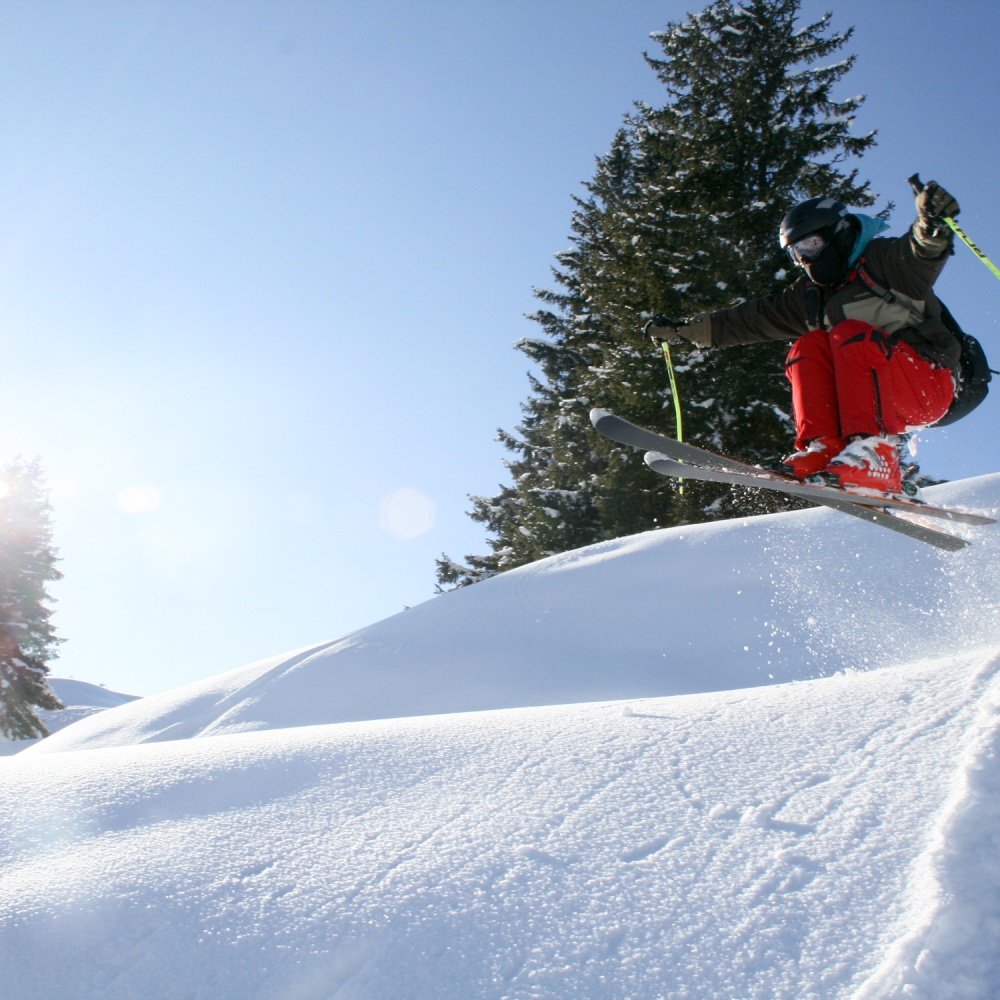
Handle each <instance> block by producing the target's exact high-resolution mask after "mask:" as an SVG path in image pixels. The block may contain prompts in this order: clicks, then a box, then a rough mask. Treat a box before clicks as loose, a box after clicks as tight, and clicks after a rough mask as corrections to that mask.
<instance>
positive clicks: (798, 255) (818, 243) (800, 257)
mask: <svg viewBox="0 0 1000 1000" xmlns="http://www.w3.org/2000/svg"><path fill="white" fill-rule="evenodd" d="M786 249H787V250H788V256H789V257H791V258H792V260H793V261H795V263H796V264H805V263H806V262H807V261H814V260H815V259H816V258H817V257H818V256H819V255H820V254H821V253H822V252H823V251H824V250H825V249H826V239H825V238H824V237H822V236H820V234H819V233H812V234H811V235H809V236H803V237H802V239H801V240H796V241H795V242H794V243H791V244H789V246H788V247H787V248H786Z"/></svg>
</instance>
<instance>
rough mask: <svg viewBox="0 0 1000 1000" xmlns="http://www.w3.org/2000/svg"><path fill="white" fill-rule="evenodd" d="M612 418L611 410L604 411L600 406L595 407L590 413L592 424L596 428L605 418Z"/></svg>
mask: <svg viewBox="0 0 1000 1000" xmlns="http://www.w3.org/2000/svg"><path fill="white" fill-rule="evenodd" d="M610 416H611V411H610V410H602V409H601V408H600V407H599V406H595V407H594V408H593V409H592V410H591V411H590V422H591V423H592V424H593V425H594V426H595V427H596V426H597V425H598V424H599V423H600V422H601V421H602V420H603V419H604V418H605V417H610Z"/></svg>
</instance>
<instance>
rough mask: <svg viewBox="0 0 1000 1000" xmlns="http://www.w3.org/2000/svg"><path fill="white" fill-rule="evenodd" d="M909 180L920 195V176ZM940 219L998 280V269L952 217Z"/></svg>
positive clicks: (921, 188) (999, 276) (916, 175)
mask: <svg viewBox="0 0 1000 1000" xmlns="http://www.w3.org/2000/svg"><path fill="white" fill-rule="evenodd" d="M909 180H910V184H911V186H912V187H913V190H914V191H916V192H917V193H918V194H919V193H920V192H921V191H923V189H924V185H923V183H922V182H921V180H920V175H919V174H914V175H913V176H912V177H911V178H910V179H909ZM942 218H943V219H944V223H945V225H946V226H947V227H948V228H949V229H950V230H951V231H952V232H953V233H954V234H955V235H956V236H958V237H959V238H960V239H961V240H962V242H963V243H964V244H965V245H966V246H967V247H968V248H969V249H970V250H971V251H972V252H973V253H974V254H975V255H976V256H977V257H978V258H979V259H980V260H981V261H982V262H983V263H984V264H985V265H986V266H987V267H988V268H989V269H990V270H991V271H992V272H993V273H994V274H995V275H996V276H997V277H998V278H1000V268H998V267H997V266H996V264H994V263H993V261H991V260H990V259H989V257H987V256H986V254H984V253H983V251H982V250H980V249H979V247H977V246H976V244H975V243H973V242H972V240H971V239H969V237H968V235H967V234H966V233H965V232H964V231H963V229H962V227H961V226H960V225H959V224H958V223H957V222H956V221H955V220H954V219H953V218H952V217H951V216H950V215H945V216H942Z"/></svg>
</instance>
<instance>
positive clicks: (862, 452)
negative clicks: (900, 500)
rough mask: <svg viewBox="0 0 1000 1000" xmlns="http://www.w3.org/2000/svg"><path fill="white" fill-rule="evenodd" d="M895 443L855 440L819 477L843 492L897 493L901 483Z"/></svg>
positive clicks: (890, 439) (894, 440) (895, 440)
mask: <svg viewBox="0 0 1000 1000" xmlns="http://www.w3.org/2000/svg"><path fill="white" fill-rule="evenodd" d="M898 441H899V439H898V438H895V437H886V436H883V437H859V438H854V439H853V440H852V441H851V442H850V443H849V444H848V445H847V447H846V448H845V449H844V450H843V451H842V452H841V453H840V454H839V455H838V456H837V457H836V458H835V459H834V460H833V461H832V462H831V463H830V464H829V465H828V466H827V467H826V468H825V469H824V470H823V472H822V476H823V478H824V479H825V480H827V482H829V483H831V484H832V485H834V486H841V487H843V488H844V489H849V490H877V491H878V492H879V493H900V492H902V488H903V482H902V476H901V475H900V471H899V444H898Z"/></svg>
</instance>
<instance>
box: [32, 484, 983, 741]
mask: <svg viewBox="0 0 1000 1000" xmlns="http://www.w3.org/2000/svg"><path fill="white" fill-rule="evenodd" d="M928 494H929V496H931V497H933V498H934V499H935V501H937V502H939V503H946V504H948V503H950V504H956V505H961V506H966V507H968V508H970V509H973V510H979V511H984V512H987V513H988V512H993V513H994V514H996V513H998V512H1000V475H992V476H984V477H980V478H978V479H971V480H965V481H963V482H956V483H950V484H947V485H944V486H939V487H935V488H933V489H931V490H929V491H928ZM954 530H955V531H956V532H960V533H964V534H965V535H966V537H969V538H972V539H974V540H975V545H974V546H973V547H971V548H970V549H967V550H965V551H964V552H960V553H942V552H938V551H935V550H933V549H931V548H929V547H928V546H924V545H921V544H919V543H917V542H914V541H912V540H910V539H907V538H901V537H897V536H896V535H895V534H893V533H891V532H888V531H885V530H884V529H880V528H877V527H874V526H872V525H869V524H864V523H861V522H858V521H856V520H854V519H852V518H847V517H845V516H843V515H842V514H839V513H837V512H834V511H826V510H817V509H813V510H808V511H799V512H794V513H788V514H780V515H766V516H761V517H752V518H745V519H740V520H736V521H724V522H715V523H712V524H703V525H696V526H692V527H686V528H675V529H671V530H666V531H652V532H648V533H646V534H642V535H635V536H632V537H629V538H623V539H618V540H616V541H611V542H605V543H602V544H599V545H593V546H589V547H587V548H583V549H578V550H576V551H573V552H567V553H564V554H562V555H558V556H554V557H552V558H550V559H546V560H542V561H540V562H537V563H533V564H531V565H529V566H525V567H521V568H520V569H516V570H513V571H510V572H508V573H504V574H501V575H500V576H497V577H494V578H492V579H490V580H486V581H484V582H483V583H479V584H476V585H474V586H472V587H467V588H465V589H463V590H459V591H455V592H453V593H450V594H445V595H442V596H440V597H436V598H434V599H432V600H430V601H428V602H426V603H424V604H422V605H419V606H417V607H414V608H411V609H410V610H408V611H405V612H403V613H401V614H398V615H395V616H393V617H391V618H388V619H386V620H385V621H381V622H378V623H376V624H374V625H371V626H369V627H367V628H364V629H361V630H359V631H358V632H355V633H353V634H351V635H348V636H346V637H344V638H341V639H338V640H335V641H332V642H328V643H323V644H320V645H318V646H314V647H310V648H308V649H304V650H299V651H296V652H294V653H286V654H283V655H280V656H275V657H272V658H270V659H267V660H262V661H260V662H258V663H254V664H250V665H249V666H246V667H241V668H239V669H237V670H233V671H230V672H228V673H226V674H222V675H220V676H218V677H213V678H210V679H208V680H206V681H201V682H198V683H195V684H191V685H188V686H186V687H183V688H179V689H177V690H175V691H171V692H167V693H165V694H161V695H157V696H152V697H149V698H145V699H143V700H142V701H138V702H135V703H133V704H131V705H126V706H123V707H121V708H116V709H113V710H111V711H108V712H105V713H102V714H101V715H99V716H94V717H92V718H89V719H84V720H83V721H81V722H79V723H78V724H77V725H75V726H73V727H71V728H70V729H68V730H63V731H62V732H60V733H58V734H56V735H55V736H53V737H51V738H50V739H47V740H44V741H42V743H41V744H39V745H38V746H37V747H36V748H33V749H32V750H31V751H30V752H32V753H42V752H54V751H59V750H71V749H81V748H95V747H101V746H118V745H125V744H129V743H143V742H149V741H155V740H173V739H188V738H192V737H204V736H214V735H221V734H225V733H237V732H246V731H253V730H260V729H274V728H282V727H287V726H300V725H323V724H326V723H332V722H349V721H357V720H363V719H378V718H398V717H404V716H418V715H434V714H440V713H446V712H465V711H480V710H488V709H496V708H517V707H523V706H530V705H546V704H571V703H578V702H585V701H600V700H609V699H619V698H639V697H655V696H663V695H672V694H688V693H692V692H697V691H714V690H731V689H737V688H744V687H748V686H757V685H766V684H775V683H781V682H784V681H789V680H804V679H807V678H810V677H817V676H823V675H824V674H832V673H835V672H836V671H838V670H843V669H853V668H856V667H863V666H865V665H869V664H885V663H887V662H889V663H891V662H900V661H901V660H905V659H906V658H908V657H909V656H910V655H926V656H935V655H946V654H948V653H950V652H952V651H954V649H955V648H956V646H958V647H965V646H970V645H975V646H981V645H989V644H990V643H991V642H994V641H996V642H1000V615H998V614H997V608H998V607H1000V580H998V574H997V573H996V570H995V565H996V559H997V552H998V548H1000V545H998V540H1000V531H998V529H997V527H995V526H990V527H987V528H959V527H955V528H954Z"/></svg>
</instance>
